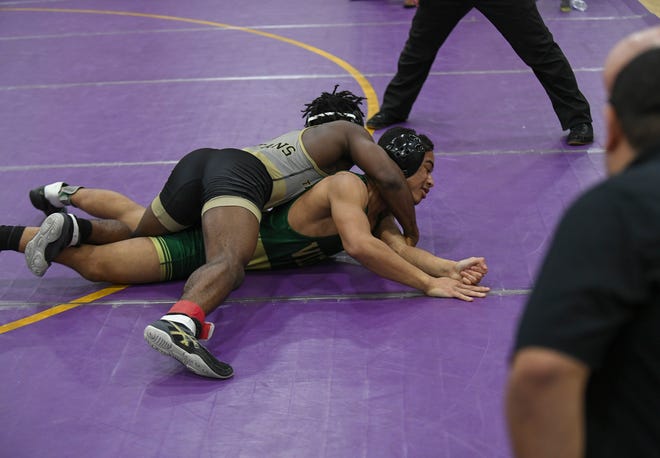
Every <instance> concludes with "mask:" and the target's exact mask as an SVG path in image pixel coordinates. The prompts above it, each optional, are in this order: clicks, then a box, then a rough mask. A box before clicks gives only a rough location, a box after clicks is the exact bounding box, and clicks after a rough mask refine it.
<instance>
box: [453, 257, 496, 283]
mask: <svg viewBox="0 0 660 458" xmlns="http://www.w3.org/2000/svg"><path fill="white" fill-rule="evenodd" d="M487 273H488V266H487V265H486V259H485V258H477V257H471V258H467V259H461V260H460V261H458V262H456V264H455V265H454V269H453V272H452V273H451V275H450V277H451V278H453V279H455V280H460V281H461V282H463V283H464V284H466V285H478V284H479V282H480V281H481V280H482V279H483V278H484V276H485V275H486V274H487Z"/></svg>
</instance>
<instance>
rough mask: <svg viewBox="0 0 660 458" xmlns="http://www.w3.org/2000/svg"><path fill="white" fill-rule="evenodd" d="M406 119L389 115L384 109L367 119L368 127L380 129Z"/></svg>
mask: <svg viewBox="0 0 660 458" xmlns="http://www.w3.org/2000/svg"><path fill="white" fill-rule="evenodd" d="M404 121H405V119H403V118H397V117H395V116H391V115H388V114H387V113H383V112H382V111H379V112H378V113H376V114H375V115H373V116H372V117H371V118H370V119H369V120H368V121H367V127H368V128H369V129H374V130H378V129H384V128H385V127H389V126H391V125H392V124H396V123H399V122H404Z"/></svg>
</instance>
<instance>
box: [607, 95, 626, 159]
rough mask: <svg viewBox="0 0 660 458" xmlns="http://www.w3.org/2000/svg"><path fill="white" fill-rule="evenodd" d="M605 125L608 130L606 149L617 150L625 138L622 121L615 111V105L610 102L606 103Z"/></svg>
mask: <svg viewBox="0 0 660 458" xmlns="http://www.w3.org/2000/svg"><path fill="white" fill-rule="evenodd" d="M605 127H606V131H607V141H606V142H605V150H606V151H609V152H611V151H615V150H616V149H617V147H619V145H620V143H621V141H622V140H623V129H621V123H620V122H619V118H618V117H617V115H616V111H614V107H613V106H612V105H610V104H609V103H608V104H607V105H605Z"/></svg>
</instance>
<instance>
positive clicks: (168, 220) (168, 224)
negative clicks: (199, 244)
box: [151, 195, 187, 232]
mask: <svg viewBox="0 0 660 458" xmlns="http://www.w3.org/2000/svg"><path fill="white" fill-rule="evenodd" d="M151 211H152V212H154V216H156V219H157V220H158V221H160V224H162V225H163V227H164V228H165V229H167V230H168V231H170V232H179V231H182V230H184V229H185V228H186V227H187V226H182V225H181V224H179V223H177V222H176V221H175V220H174V218H172V217H171V216H170V215H169V213H167V210H165V207H164V206H163V202H161V200H160V196H159V195H158V196H156V198H155V199H154V200H153V201H152V202H151Z"/></svg>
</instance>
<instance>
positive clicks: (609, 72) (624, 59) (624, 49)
mask: <svg viewBox="0 0 660 458" xmlns="http://www.w3.org/2000/svg"><path fill="white" fill-rule="evenodd" d="M653 48H660V26H658V27H652V28H650V29H645V30H642V31H640V32H637V33H633V34H632V35H628V36H627V37H626V38H624V39H623V40H621V41H620V42H619V43H617V44H616V46H614V48H612V51H610V53H609V55H608V56H607V59H605V68H604V70H603V76H604V78H605V90H607V93H608V94H609V93H610V92H611V91H612V86H613V85H614V80H616V77H617V75H618V74H619V72H620V71H621V69H622V68H624V67H625V66H626V65H627V64H628V63H630V61H631V60H633V59H634V58H635V57H637V56H639V55H640V54H642V53H643V52H644V51H648V50H649V49H653Z"/></svg>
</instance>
